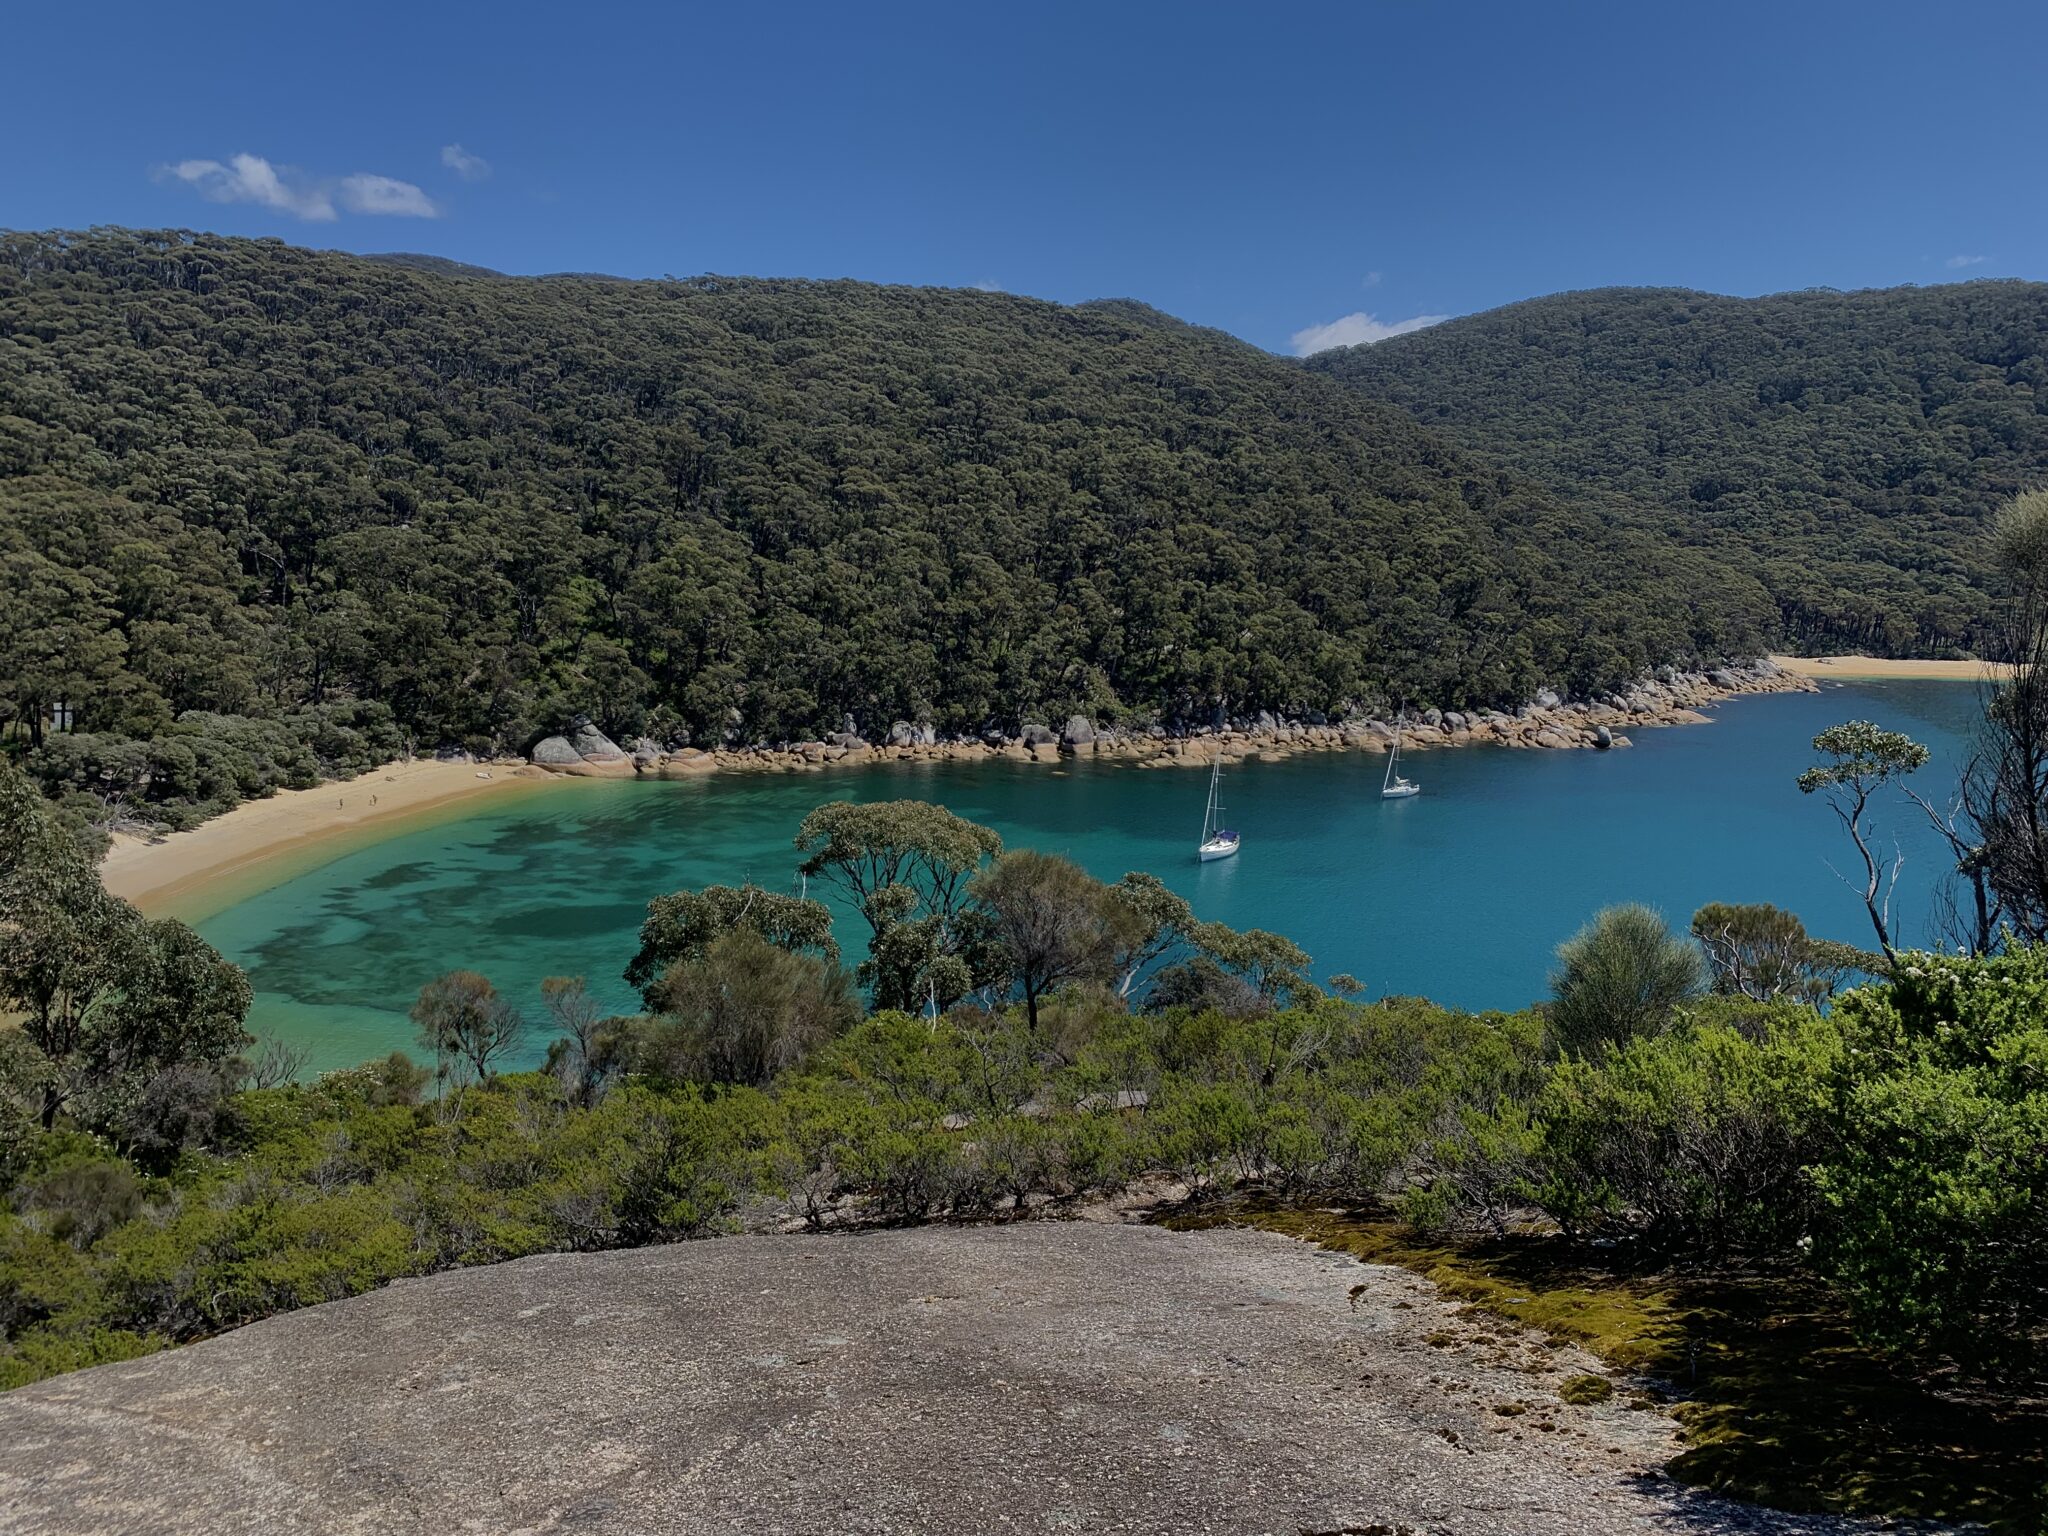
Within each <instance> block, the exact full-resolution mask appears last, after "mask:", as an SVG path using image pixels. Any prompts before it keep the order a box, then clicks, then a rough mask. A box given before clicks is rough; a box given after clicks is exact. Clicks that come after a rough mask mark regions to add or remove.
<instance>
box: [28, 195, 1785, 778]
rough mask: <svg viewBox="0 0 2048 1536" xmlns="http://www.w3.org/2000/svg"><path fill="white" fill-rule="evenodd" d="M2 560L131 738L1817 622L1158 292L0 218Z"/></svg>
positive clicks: (756, 710)
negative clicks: (295, 241) (689, 267)
mask: <svg viewBox="0 0 2048 1536" xmlns="http://www.w3.org/2000/svg"><path fill="white" fill-rule="evenodd" d="M0 561H4V563H5V568H6V570H5V581H4V584H0V602H4V603H5V604H6V605H7V608H6V612H5V615H4V619H0V695H4V698H5V708H6V710H8V711H11V713H12V716H13V718H14V719H15V720H17V721H19V722H20V723H21V724H20V729H21V730H22V731H23V732H25V731H26V730H28V729H29V727H30V724H31V722H33V721H34V720H36V719H37V718H38V717H39V716H40V715H41V714H42V713H43V712H44V711H45V710H46V708H47V706H48V705H49V703H50V702H51V701H52V700H53V699H56V698H59V697H62V698H65V699H68V700H70V701H71V702H72V703H73V705H74V706H75V708H76V709H77V711H78V714H77V718H76V721H75V724H76V726H77V728H78V729H79V730H81V731H83V732H86V733H89V734H91V733H98V734H99V735H100V736H101V738H102V739H103V740H106V739H111V737H112V736H116V735H118V736H123V737H128V738H147V737H161V736H163V735H164V734H165V733H166V732H167V731H169V730H171V728H172V723H173V721H174V720H175V719H178V718H179V717H187V718H188V720H189V719H191V718H196V717H190V716H187V712H190V711H206V712H215V713H218V714H225V715H231V716H256V717H271V718H275V717H278V716H279V715H281V714H283V713H287V712H290V711H293V710H296V709H311V708H314V707H319V708H325V709H328V710H330V711H331V710H333V709H334V708H336V707H338V706H337V701H361V700H370V701H381V702H382V703H383V704H386V705H388V706H389V708H390V709H391V710H392V711H394V712H395V714H396V717H397V720H398V722H399V723H400V725H402V726H403V727H404V728H406V729H408V730H410V731H411V732H412V733H413V734H414V735H415V737H416V738H417V740H418V741H419V744H420V745H421V746H422V747H428V746H431V745H433V744H435V743H437V742H446V741H453V742H468V743H470V744H473V745H482V744H484V743H486V742H496V743H499V744H503V745H510V746H513V747H519V746H523V745H525V744H527V743H529V742H530V741H531V740H532V739H533V738H534V737H535V736H537V735H539V734H542V733H544V732H546V731H550V730H553V729H556V728H558V727H559V726H560V724H561V723H562V721H563V720H564V719H565V718H567V717H569V716H571V715H573V714H576V713H588V714H589V715H591V716H593V717H595V718H596V719H597V720H599V721H600V722H601V723H602V724H603V725H604V726H605V727H606V728H607V729H608V730H609V731H611V732H612V733H613V734H615V735H620V736H629V735H633V734H637V733H640V732H643V731H644V732H646V733H647V734H650V735H654V736H657V737H666V738H668V739H677V738H681V737H685V736H687V737H688V738H689V739H690V740H692V741H695V742H698V743H700V744H702V743H707V742H715V741H717V740H720V739H746V740H754V739H776V738H786V737H800V736H807V735H810V734H813V733H816V732H818V731H819V730H821V729H827V728H838V727H839V726H840V725H841V723H842V720H843V718H844V717H845V716H847V715H851V716H852V717H853V718H854V720H855V722H856V724H857V725H858V726H859V728H860V729H862V730H865V731H870V732H873V731H877V730H880V729H886V727H887V724H888V722H889V721H891V720H892V719H895V718H904V719H911V720H917V719H930V720H932V721H933V722H934V723H935V724H936V725H937V726H938V727H939V728H940V729H942V730H960V731H967V730H975V729H979V728H982V727H984V726H985V725H990V724H993V725H998V726H1002V727H1005V728H1007V729H1010V730H1014V729H1015V728H1016V727H1017V725H1018V723H1019V721H1020V720H1021V719H1028V718H1035V717H1041V716H1048V715H1050V716H1058V715H1060V714H1062V713H1063V712H1065V711H1068V710H1086V711H1091V712H1094V713H1097V714H1098V715H1119V714H1123V713H1125V712H1127V711H1144V712H1155V711H1156V712H1162V713H1164V714H1166V715H1174V714H1181V715H1188V714H1197V713H1200V714H1207V713H1209V712H1212V711H1213V710H1214V709H1215V708H1216V707H1217V706H1218V705H1219V704H1220V705H1222V706H1225V707H1227V708H1228V710H1229V711H1230V712H1232V713H1237V712H1240V711H1253V710H1257V709H1260V708H1269V709H1274V710H1296V711H1305V710H1315V709H1320V710H1334V709H1337V708H1339V707H1342V706H1343V705H1345V704H1347V703H1351V702H1358V703H1367V704H1370V703H1377V702H1383V701H1385V700H1386V699H1387V698H1389V697H1391V696H1394V695H1399V696H1402V697H1405V698H1407V699H1410V700H1424V701H1428V702H1433V703H1439V704H1442V705H1446V706H1450V705H1454V704H1457V703H1460V702H1466V703H1480V702H1487V703H1513V702H1517V701H1521V700H1525V699H1527V698H1528V697H1529V696H1530V695H1531V694H1532V693H1533V692H1534V691H1535V690H1536V689H1537V688H1538V687H1539V686H1541V685H1545V684H1549V685H1562V686H1571V687H1579V688H1591V687H1595V686H1599V685H1603V684H1611V683H1613V682H1616V681H1618V680H1620V679H1621V678H1623V677H1624V676H1627V675H1630V674H1634V673H1636V672H1638V671H1640V670H1641V669H1643V668H1645V667H1647V666H1650V665H1653V664H1657V663H1662V662H1667V661H1674V660H1681V659H1687V658H1692V657H1696V656H1715V655H1723V654H1731V653H1753V652H1755V651H1756V650H1757V649H1759V648H1760V647H1761V646H1762V645H1763V644H1764V643H1765V642H1766V641H1767V640H1768V639H1769V638H1771V636H1770V630H1771V624H1772V616H1771V613H1770V610H1769V604H1768V600H1767V597H1766V595H1765V594H1764V593H1763V591H1762V590H1761V588H1759V587H1757V586H1755V585H1754V584H1752V583H1746V582H1744V581H1743V580H1741V579H1740V578H1730V577H1729V576H1728V575H1727V574H1726V573H1725V572H1722V571H1720V570H1719V569H1717V568H1716V566H1715V565H1714V564H1713V563H1711V562H1710V561H1708V560H1706V559H1704V558H1702V557H1699V556H1697V555H1693V554H1688V553H1687V552H1684V551H1679V550H1671V549H1668V548H1665V547H1662V546H1660V545H1659V544H1658V543H1656V542H1655V541H1652V540H1648V539H1643V538H1639V537H1637V536H1635V535H1633V534H1632V533H1630V532H1628V531H1627V530H1621V531H1616V530H1612V529H1609V528H1607V527H1605V526H1603V524H1602V522H1601V521H1600V519H1599V518H1598V517H1597V516H1594V515H1592V514H1590V513H1588V512H1586V511H1584V510H1581V509H1578V508H1575V507H1574V506H1572V505H1571V504H1570V503H1569V502H1568V501H1566V500H1565V499H1563V498H1559V497H1556V496H1554V495H1550V494H1548V493H1545V492H1542V491H1540V490H1537V489H1535V488H1534V487H1533V486H1531V485H1530V484H1529V483H1527V482H1525V481H1523V480H1520V479H1518V478H1517V477H1516V476H1514V475H1513V474H1511V473H1508V472H1506V471H1504V470H1502V469H1500V468H1497V467H1486V466H1481V465H1479V464H1477V463H1475V462H1473V460H1472V459H1471V458H1470V457H1468V456H1467V455H1464V454H1462V453H1460V452H1459V451H1458V450H1456V449H1455V448H1453V447H1451V446H1450V445H1449V444H1448V443H1447V442H1445V441H1444V440H1443V439H1442V438H1440V437H1439V436H1437V435H1435V434H1433V433H1432V432H1429V431H1426V430H1424V429H1422V428H1420V427H1418V426H1417V425H1416V424H1415V423H1414V422H1413V421H1412V420H1411V419H1410V418H1409V417H1408V416H1406V415H1405V414H1404V413H1403V412H1401V411H1399V410H1397V409H1394V408H1391V407H1388V406H1385V405H1382V404H1380V403H1378V402H1375V401H1372V400H1369V399H1367V398H1366V397H1365V396H1364V394H1363V393H1362V392H1361V391H1358V390H1354V389H1349V388H1346V387H1344V386H1343V385H1341V384H1339V383H1338V382H1336V381H1334V380H1332V379H1329V378H1326V377H1324V376H1322V375H1320V374H1317V373H1315V372H1312V371H1310V370H1308V369H1304V368H1302V367H1300V366H1298V365H1296V364H1293V363H1289V362H1285V361H1282V360H1280V359H1277V358H1273V357H1271V356H1268V355H1267V354H1265V353H1262V352H1260V351H1258V350H1257V349H1255V348H1253V347H1250V346H1246V345H1244V344H1242V343H1239V342H1237V341H1234V340H1232V339H1230V338H1228V337H1225V336H1223V335H1220V334H1218V333H1214V332H1207V331H1202V330H1198V329H1194V328H1192V327H1189V326H1186V325H1183V324H1180V323H1178V322H1175V321H1172V320H1170V319H1168V318H1166V317H1164V316H1161V315H1158V314H1157V313H1156V312H1154V311H1151V310H1148V309H1146V308H1144V307H1143V306H1141V305H1134V304H1121V303H1119V304H1103V305H1090V306H1082V307H1079V308H1066V307H1061V306H1057V305H1053V304H1048V303H1041V302H1037V301H1033V300H1027V299H1022V298H1015V297H1008V296H1004V295H1001V294H986V293H977V292H972V291H951V290H945V291H933V290H923V289H908V288H888V287H875V286H870V285H866V284H859V283H851V282H829V283H818V282H793V281H792V282H783V281H756V280H727V279H723V278H719V279H711V278H702V279H696V280H692V281H687V282H678V281H661V282H624V281H618V280H610V279H598V278H573V277H560V278H545V279H525V278H509V277H501V276H493V275H465V274H461V273H450V272H447V271H432V270H428V271H423V270H419V267H418V264H417V263H405V264H396V263H392V262H388V261H385V262H379V261H366V260H362V259H357V258H352V257H348V256H342V255H335V254H328V253H318V252H313V251H307V250H300V249H295V248H292V247H288V246H284V245H281V244H278V243H275V242H271V241H243V240H227V239H219V238H214V237H210V236H203V235H202V236H195V235H190V234H184V233H154V234H140V233H134V232H126V231H111V230H109V231H95V232H92V233H89V234H78V235H42V234H15V235H8V236H4V237H0ZM214 726H215V727H218V728H219V729H229V728H230V727H228V726H221V725H220V724H219V722H214ZM209 728H213V727H209ZM70 750H72V751H73V752H74V753H76V752H78V751H82V750H83V749H82V748H78V747H75V746H74V747H73V748H71V749H70Z"/></svg>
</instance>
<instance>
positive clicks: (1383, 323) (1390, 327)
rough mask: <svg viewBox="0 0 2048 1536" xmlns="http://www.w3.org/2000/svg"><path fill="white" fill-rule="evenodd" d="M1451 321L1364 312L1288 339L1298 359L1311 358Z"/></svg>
mask: <svg viewBox="0 0 2048 1536" xmlns="http://www.w3.org/2000/svg"><path fill="white" fill-rule="evenodd" d="M1450 318H1451V317H1450V316H1449V315H1414V316H1411V317H1410V318H1408V319H1406V320H1375V319H1374V318H1373V317H1372V316H1371V315H1368V314H1367V313H1366V312H1365V311H1364V310H1362V309H1361V310H1358V311H1357V312H1355V313H1353V314H1349V315H1345V316H1344V317H1343V318H1342V319H1338V320H1332V321H1331V322H1330V323H1329V324H1328V325H1311V326H1309V327H1308V328H1307V329H1305V330H1299V331H1296V332H1295V333H1294V334H1293V335H1292V336H1290V337H1288V338H1287V339H1288V340H1289V341H1290V342H1292V343H1293V344H1294V355H1295V356H1296V357H1307V356H1309V355H1310V354H1311V353H1314V352H1327V351H1329V350H1330V348H1332V347H1355V346H1357V345H1359V344H1360V343H1361V342H1371V341H1385V340H1386V339H1387V338H1388V337H1389V336H1405V335H1407V334H1408V333H1409V332H1410V331H1419V330H1421V329H1423V328H1424V327H1425V326H1431V325H1441V324H1442V323H1443V322H1444V321H1446V320H1448V319H1450Z"/></svg>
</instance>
